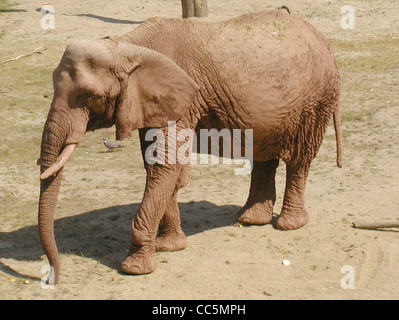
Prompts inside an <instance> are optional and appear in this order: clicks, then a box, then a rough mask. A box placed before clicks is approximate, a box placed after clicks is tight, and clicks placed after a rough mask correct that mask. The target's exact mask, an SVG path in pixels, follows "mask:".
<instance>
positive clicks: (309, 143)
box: [39, 11, 341, 282]
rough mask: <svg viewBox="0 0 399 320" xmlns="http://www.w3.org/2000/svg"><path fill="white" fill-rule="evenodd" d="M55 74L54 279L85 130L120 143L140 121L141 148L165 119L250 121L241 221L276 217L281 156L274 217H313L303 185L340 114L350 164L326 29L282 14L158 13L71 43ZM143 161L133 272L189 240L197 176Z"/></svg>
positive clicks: (45, 204)
mask: <svg viewBox="0 0 399 320" xmlns="http://www.w3.org/2000/svg"><path fill="white" fill-rule="evenodd" d="M53 82H54V98H53V101H52V104H51V108H50V111H49V114H48V118H47V121H46V124H45V126H44V130H43V138H42V145H41V156H40V159H39V162H40V163H41V173H42V174H41V188H40V202H39V233H40V239H41V243H42V246H43V248H44V250H45V252H46V254H47V256H48V258H49V261H50V264H51V265H52V266H53V267H54V274H53V276H54V277H55V282H58V280H59V274H60V264H59V256H58V252H57V247H56V244H55V239H54V232H53V219H54V218H53V217H54V211H55V207H56V201H57V196H58V192H59V187H60V181H61V175H62V167H63V165H64V164H65V162H66V160H67V159H68V158H69V156H70V155H71V153H72V152H73V150H74V148H75V147H76V145H77V144H79V142H80V141H81V139H82V138H83V135H84V133H85V132H86V131H91V130H96V129H99V128H108V127H111V126H113V125H115V128H116V138H117V139H118V140H121V139H124V138H129V137H130V136H131V132H132V130H135V129H139V133H140V140H141V148H142V151H143V154H144V152H145V150H146V148H147V147H148V145H149V144H151V142H147V141H144V136H145V133H146V132H147V130H148V129H149V128H160V129H161V130H163V132H165V134H167V132H166V128H167V124H168V123H167V122H168V121H177V131H178V132H179V131H180V130H182V129H195V128H197V129H198V128H217V129H222V128H227V129H230V130H231V129H235V128H238V129H253V160H254V165H253V171H252V174H251V187H250V194H249V196H248V201H247V203H246V204H245V205H244V207H243V208H242V209H241V210H240V211H239V212H238V214H237V219H238V220H239V221H241V222H244V223H248V224H266V223H269V222H270V221H271V219H272V214H273V204H274V202H275V198H276V191H275V181H274V177H275V172H276V168H277V166H278V162H279V159H282V160H283V161H284V162H285V163H286V165H287V181H286V190H285V194H284V203H283V207H282V211H281V215H280V217H279V219H278V220H277V224H276V227H277V228H279V229H281V230H289V229H297V228H299V227H301V226H303V225H304V224H306V223H307V221H308V215H307V212H306V210H305V207H304V201H305V199H304V190H305V183H306V179H307V175H308V172H309V167H310V163H311V161H312V160H313V159H314V157H315V156H316V154H317V151H318V149H319V147H320V144H321V142H322V138H323V134H324V132H325V129H326V127H327V125H328V122H329V120H330V118H331V116H332V115H334V124H335V129H336V133H337V146H338V165H339V166H340V165H341V128H340V120H339V107H338V98H339V73H338V71H337V68H336V64H335V61H334V57H333V55H332V53H331V51H330V47H329V44H328V42H327V40H326V39H325V37H324V36H323V35H321V34H320V33H319V32H318V31H317V30H315V29H314V28H313V27H312V26H311V25H309V24H308V23H306V22H304V21H303V20H301V19H299V18H296V17H293V16H291V15H288V14H287V13H285V12H278V11H268V12H260V13H254V14H250V15H244V16H241V17H238V18H236V19H232V20H229V21H225V22H219V23H210V22H203V21H200V20H197V19H192V20H191V19H184V20H183V19H162V18H152V19H149V20H147V21H145V22H144V23H143V24H141V25H140V26H139V27H138V28H136V29H135V30H133V31H132V32H131V33H129V34H126V35H124V36H121V37H117V38H109V39H102V40H95V41H76V42H73V43H72V44H70V45H69V46H68V47H67V49H66V50H65V53H64V55H63V57H62V59H61V62H60V64H59V66H58V67H57V68H56V70H55V71H54V75H53ZM181 144H182V143H180V142H179V143H178V145H177V147H179V146H181ZM167 148H168V146H167ZM167 150H168V149H167ZM144 164H145V168H146V171H147V180H146V187H145V192H144V197H143V200H142V203H141V206H140V208H139V210H138V213H137V214H136V216H135V218H134V220H133V222H132V242H131V247H130V251H129V254H128V255H127V257H126V259H125V260H124V261H123V263H122V270H123V271H124V272H126V273H131V274H145V273H150V272H152V271H153V270H154V269H155V259H154V253H155V251H156V250H170V251H174V250H181V249H183V248H184V247H185V246H186V237H185V235H184V233H183V231H182V230H181V228H180V217H179V209H178V205H177V198H176V197H177V192H178V190H179V189H180V188H181V187H183V186H184V185H186V184H187V183H188V180H189V165H188V164H187V165H184V164H155V165H149V164H148V163H146V161H145V160H144Z"/></svg>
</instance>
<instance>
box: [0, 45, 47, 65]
mask: <svg viewBox="0 0 399 320" xmlns="http://www.w3.org/2000/svg"><path fill="white" fill-rule="evenodd" d="M45 50H47V47H40V48H36V49H35V50H33V51H31V52H29V53H26V54H21V55H19V56H18V57H15V58H11V59H7V60H3V61H1V63H7V62H11V61H16V60H18V59H21V58H24V57H28V56H31V55H32V54H35V53H37V54H42V53H43V51H45Z"/></svg>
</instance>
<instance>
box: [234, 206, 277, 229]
mask: <svg viewBox="0 0 399 320" xmlns="http://www.w3.org/2000/svg"><path fill="white" fill-rule="evenodd" d="M272 218H273V206H272V205H270V204H268V203H260V202H258V203H255V204H252V205H247V204H246V205H245V206H244V207H242V208H241V209H240V210H239V211H238V212H237V214H236V220H237V221H239V222H242V223H245V224H255V225H262V224H268V223H270V222H271V221H272Z"/></svg>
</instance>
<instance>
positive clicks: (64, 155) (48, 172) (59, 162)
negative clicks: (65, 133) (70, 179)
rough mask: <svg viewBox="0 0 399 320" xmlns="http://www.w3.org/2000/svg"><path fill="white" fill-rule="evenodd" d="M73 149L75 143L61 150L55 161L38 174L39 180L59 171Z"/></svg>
mask: <svg viewBox="0 0 399 320" xmlns="http://www.w3.org/2000/svg"><path fill="white" fill-rule="evenodd" d="M75 149H76V144H69V145H67V146H66V147H65V148H64V150H62V153H61V154H60V156H59V157H58V159H57V161H56V162H55V163H53V164H52V165H51V166H50V167H49V168H48V169H47V170H46V171H44V172H43V173H42V174H41V175H40V180H45V179H47V178H48V177H51V176H52V175H55V174H56V173H57V172H58V171H60V170H61V169H62V167H63V166H64V165H65V163H66V162H67V161H68V159H69V158H70V157H71V155H72V153H73V152H74V151H75Z"/></svg>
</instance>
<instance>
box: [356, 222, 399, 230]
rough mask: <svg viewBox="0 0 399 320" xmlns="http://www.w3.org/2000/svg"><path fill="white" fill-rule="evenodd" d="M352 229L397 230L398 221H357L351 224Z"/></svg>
mask: <svg viewBox="0 0 399 320" xmlns="http://www.w3.org/2000/svg"><path fill="white" fill-rule="evenodd" d="M352 227H354V228H357V229H369V230H375V229H384V228H399V221H397V220H396V221H395V220H393V221H384V222H366V221H357V222H352Z"/></svg>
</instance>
